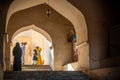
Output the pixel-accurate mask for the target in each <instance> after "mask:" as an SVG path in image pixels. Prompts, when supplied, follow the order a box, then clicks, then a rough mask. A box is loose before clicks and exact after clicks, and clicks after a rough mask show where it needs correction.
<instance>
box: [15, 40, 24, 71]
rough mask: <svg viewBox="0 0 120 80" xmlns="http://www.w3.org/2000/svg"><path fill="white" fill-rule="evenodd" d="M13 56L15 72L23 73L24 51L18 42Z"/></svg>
mask: <svg viewBox="0 0 120 80" xmlns="http://www.w3.org/2000/svg"><path fill="white" fill-rule="evenodd" d="M13 56H14V63H13V71H21V56H22V50H21V48H20V44H19V43H18V42H17V43H16V45H15V47H14V48H13Z"/></svg>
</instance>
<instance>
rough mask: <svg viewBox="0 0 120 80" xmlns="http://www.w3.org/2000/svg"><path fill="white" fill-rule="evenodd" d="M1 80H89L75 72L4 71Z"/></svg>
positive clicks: (80, 73)
mask: <svg viewBox="0 0 120 80" xmlns="http://www.w3.org/2000/svg"><path fill="white" fill-rule="evenodd" d="M3 80H90V79H89V77H88V76H86V75H85V74H83V73H82V72H76V71H8V72H7V71H5V72H4V77H3Z"/></svg>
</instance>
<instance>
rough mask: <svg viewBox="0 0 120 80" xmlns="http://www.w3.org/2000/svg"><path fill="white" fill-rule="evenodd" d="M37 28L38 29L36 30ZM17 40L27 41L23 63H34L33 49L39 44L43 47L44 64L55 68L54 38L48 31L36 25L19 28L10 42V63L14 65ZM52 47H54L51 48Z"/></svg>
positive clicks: (20, 41)
mask: <svg viewBox="0 0 120 80" xmlns="http://www.w3.org/2000/svg"><path fill="white" fill-rule="evenodd" d="M36 30H37V31H36ZM16 42H19V43H22V42H23V43H24V42H25V43H26V45H25V47H24V48H25V49H24V52H25V53H24V56H23V57H22V63H24V64H22V65H33V60H32V59H33V50H34V49H35V48H36V47H37V46H39V47H41V48H42V51H41V57H42V61H44V64H43V65H50V66H51V68H52V69H54V52H53V47H52V46H53V45H52V39H51V37H50V36H49V34H48V33H46V32H45V31H43V30H41V29H39V28H37V27H36V26H35V25H30V26H26V27H24V28H21V29H19V30H17V31H16V32H15V33H14V34H13V36H12V40H11V43H10V64H11V65H13V55H12V50H13V47H14V45H15V43H16ZM51 47H52V48H51Z"/></svg>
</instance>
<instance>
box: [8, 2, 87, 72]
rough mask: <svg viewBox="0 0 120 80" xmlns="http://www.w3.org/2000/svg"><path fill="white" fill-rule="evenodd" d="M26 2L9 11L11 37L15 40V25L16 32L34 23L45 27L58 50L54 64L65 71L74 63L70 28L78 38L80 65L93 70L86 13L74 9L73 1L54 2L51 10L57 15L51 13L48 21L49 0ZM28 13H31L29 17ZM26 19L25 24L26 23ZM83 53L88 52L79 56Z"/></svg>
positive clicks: (14, 3)
mask: <svg viewBox="0 0 120 80" xmlns="http://www.w3.org/2000/svg"><path fill="white" fill-rule="evenodd" d="M24 3H27V4H28V5H26V6H21V7H20V6H19V4H18V5H17V3H16V1H15V2H13V3H12V4H11V6H10V8H9V11H8V15H7V22H6V32H7V33H9V36H10V37H9V38H11V35H12V34H13V32H10V31H11V27H12V26H14V31H16V30H17V29H19V28H21V26H24V25H25V26H26V25H30V24H35V25H36V26H38V27H41V28H42V29H43V30H45V31H46V32H48V33H49V34H50V35H51V37H52V38H53V42H54V49H55V64H54V65H55V69H56V70H62V66H63V65H65V64H67V63H70V62H72V57H73V56H72V44H70V43H68V42H67V39H66V38H67V37H66V35H67V28H69V27H70V28H71V27H73V28H74V30H75V32H76V36H77V37H76V39H77V42H76V46H77V47H76V48H77V49H78V52H79V53H78V57H79V61H78V63H79V64H80V65H78V66H81V67H86V68H89V55H88V54H89V45H88V35H87V27H86V22H85V19H84V16H83V15H82V13H81V12H80V11H79V10H77V9H76V8H75V7H73V6H72V5H71V4H69V2H67V1H66V0H63V1H62V2H61V1H60V2H57V1H51V4H50V7H49V8H50V9H51V11H53V14H51V16H50V17H49V18H46V17H42V16H44V15H45V13H44V11H45V9H46V8H48V5H46V3H47V1H44V0H43V1H33V3H32V4H31V2H29V1H28V2H27V1H25V2H24V1H23V2H21V3H20V4H24ZM13 6H16V7H14V8H13ZM64 6H67V7H64ZM60 7H61V8H63V7H64V10H63V9H61V8H60ZM68 8H70V9H68ZM40 9H44V10H43V11H42V12H39V11H40ZM31 10H33V11H31ZM34 10H35V11H34ZM71 10H72V12H71ZM26 11H28V12H26ZM68 12H69V13H70V15H68V14H67V13H68ZM21 13H23V14H21ZM26 13H30V14H29V15H28V14H26ZM31 13H32V14H31ZM19 14H20V15H19ZM31 15H32V16H31ZM36 15H37V16H36ZM78 15H79V16H78ZM18 16H19V18H18ZM20 16H22V17H20ZM27 16H28V17H27ZM26 18H29V19H26ZM58 18H59V19H58ZM18 19H19V20H18ZM22 19H23V20H24V22H23V21H22ZM57 19H58V21H57ZM14 21H18V24H16V23H14ZM19 21H20V22H19ZM58 24H59V25H58ZM44 26H46V27H44ZM48 27H49V28H48ZM58 33H59V34H58ZM58 35H59V36H58ZM59 38H60V39H59ZM84 43H85V44H84ZM8 52H9V51H8ZM83 53H85V54H84V57H83V56H79V55H81V54H83ZM66 55H69V56H68V57H67V58H66ZM60 57H63V59H62V60H59V59H60ZM84 59H86V60H84ZM82 61H83V62H82Z"/></svg>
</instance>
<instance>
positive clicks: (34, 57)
mask: <svg viewBox="0 0 120 80" xmlns="http://www.w3.org/2000/svg"><path fill="white" fill-rule="evenodd" d="M33 51H34V53H33V65H36V62H37V51H36V49H34V50H33Z"/></svg>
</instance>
